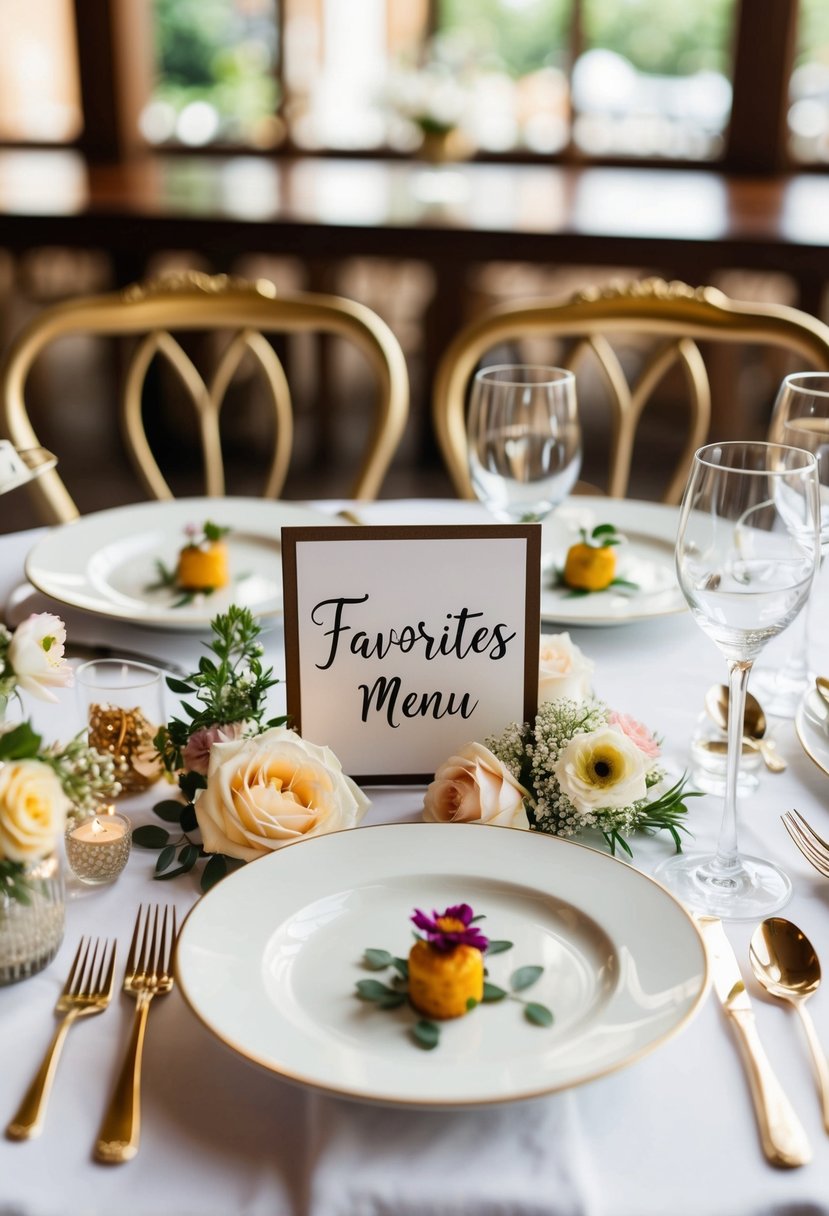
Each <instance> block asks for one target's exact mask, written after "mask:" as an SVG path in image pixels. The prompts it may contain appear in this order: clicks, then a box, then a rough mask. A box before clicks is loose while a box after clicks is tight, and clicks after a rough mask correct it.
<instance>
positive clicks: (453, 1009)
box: [409, 941, 484, 1019]
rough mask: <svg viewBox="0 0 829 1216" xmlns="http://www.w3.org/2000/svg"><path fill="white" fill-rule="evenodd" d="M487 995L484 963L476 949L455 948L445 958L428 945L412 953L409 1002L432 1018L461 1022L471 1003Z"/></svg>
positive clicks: (420, 944)
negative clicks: (454, 1019) (471, 1000)
mask: <svg viewBox="0 0 829 1216" xmlns="http://www.w3.org/2000/svg"><path fill="white" fill-rule="evenodd" d="M483 995H484V959H483V955H482V954H481V952H480V950H476V949H475V947H474V946H455V948H454V949H453V950H449V951H447V952H446V953H445V954H443V953H441V952H440V951H439V950H435V948H434V947H433V946H430V945H429V943H428V942H424V941H419V942H415V944H414V945H413V946H412V948H411V950H410V951H409V1000H410V1001H411V1002H412V1004H413V1005H414V1007H415V1009H418V1010H419V1011H420V1012H421V1013H423V1014H425V1015H426V1016H427V1017H430V1018H441V1019H443V1018H459V1017H461V1015H462V1014H464V1013H467V1012H468V1006H467V1001H468V1000H469V999H470V998H473V999H474V1000H475V1001H480V1000H481V998H482V997H483Z"/></svg>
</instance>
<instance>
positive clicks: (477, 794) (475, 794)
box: [423, 743, 530, 828]
mask: <svg viewBox="0 0 829 1216" xmlns="http://www.w3.org/2000/svg"><path fill="white" fill-rule="evenodd" d="M529 796H530V795H529V794H528V793H527V791H526V790H525V789H524V787H523V786H522V785H519V784H518V782H517V781H516V780H515V778H514V777H513V775H512V773H511V772H510V771H509V769H508V768H507V767H506V766H505V765H504V764H502V763H501V761H500V760H499V759H498V757H497V756H493V754H492V752H491V751H489V749H488V748H486V747H484V746H483V745H482V744H480V743H468V744H467V745H466V747H464V748H463V749H462V750H461V751H460V752H459V753H458V755H457V756H450V758H449V759H448V760H447V761H446V763H445V764H442V765H441V766H440V768H439V769H438V770H437V772H436V773H435V779H434V781H433V782H432V783H431V785H429V787H428V788H427V790H426V795H425V797H424V799H423V818H424V819H426V820H429V821H431V822H433V823H496V824H501V825H503V826H506V827H511V828H527V827H529V823H528V821H527V811H526V805H525V802H524V800H525V798H529Z"/></svg>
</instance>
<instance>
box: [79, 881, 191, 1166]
mask: <svg viewBox="0 0 829 1216" xmlns="http://www.w3.org/2000/svg"><path fill="white" fill-rule="evenodd" d="M143 911H144V910H143V908H142V907H139V909H138V915H137V916H136V918H135V929H134V930H133V935H132V942H131V944H130V953H129V958H128V959H127V968H126V972H125V974H124V992H126V993H129V995H130V996H132V997H135V1002H136V1007H135V1017H134V1020H133V1026H132V1033H131V1035H130V1041H129V1045H128V1047H127V1054H126V1056H125V1058H124V1063H123V1066H122V1068H121V1073H120V1075H119V1077H118V1080H117V1082H116V1085H115V1089H114V1091H113V1094H112V1098H111V1100H110V1104H109V1107H108V1108H107V1112H106V1114H105V1115H104V1120H103V1123H102V1124H101V1130H100V1132H99V1134H98V1140H97V1142H96V1144H95V1156H96V1158H97V1160H98V1161H103V1162H106V1163H109V1164H116V1163H118V1162H121V1161H129V1160H131V1158H133V1157H134V1156H135V1154H136V1153H137V1152H138V1142H139V1138H140V1134H141V1059H142V1055H143V1050H144V1033H145V1031H146V1028H147V1018H148V1017H149V1013H150V1004H151V1002H152V1000H153V998H154V997H156V996H165V995H166V994H167V993H168V992H169V991H170V990H171V988H172V987H173V972H172V958H173V947H174V946H175V940H176V914H175V910H174V909H173V908H164V910H163V912H162V913H161V915H160V916H159V912H160V909H159V907H158V905H157V904H156V905H155V906H154V907H149V908H147V910H146V913H145V914H144V916H143V918H142V912H143ZM142 919H143V923H142Z"/></svg>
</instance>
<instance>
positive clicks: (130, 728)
mask: <svg viewBox="0 0 829 1216" xmlns="http://www.w3.org/2000/svg"><path fill="white" fill-rule="evenodd" d="M157 730H158V723H155V724H154V723H152V722H148V721H147V719H146V718H145V717H144V714H143V713H142V712H141V710H140V709H139V708H138V706H137V705H135V706H133V707H132V709H121V708H120V707H119V706H117V705H99V704H97V702H93V704H92V705H90V707H89V746H90V747H96V748H97V749H98V751H101V752H111V753H112V755H113V756H114V757H115V775H116V777H117V778H118V780H119V781H120V783H121V790H122V792H123V793H125V794H135V793H137V792H138V791H139V790H145V789H146V788H147V786H149V785H152V784H153V783H154V782H156V781H158V779H159V777H160V776H161V761H160V760H159V759H158V757H157V756H156V755H155V748H154V746H153V737H154V736H155V734H156V731H157Z"/></svg>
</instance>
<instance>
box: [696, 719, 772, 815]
mask: <svg viewBox="0 0 829 1216" xmlns="http://www.w3.org/2000/svg"><path fill="white" fill-rule="evenodd" d="M762 762H763V761H762V757H761V755H760V752H759V750H758V749H757V748H756V747H755V746H753V744H752V742H751V741H750V740H748V741H747V740H743V748H742V754H741V756H740V764H739V767H738V769H737V797H738V798H745V797H746V796H747V795H749V794H753V793H754V791H755V790H756V789H757V786H758V785H759V784H760V778H759V775H758V773H759V769H760V767H761V765H762ZM727 764H728V736H727V735H726V733H725V731H724V730H722V729H721V728H720V727H719V726H717V724H716V722H713V721H712V719H711V718H710V717H709V715H708V714H707V713H701V714H700V716H699V717H698V718H697V724H696V728H695V730H694V736H693V738H692V740H691V771H690V776H691V781H692V783H693V785H694V786H696V788H697V789H698V790H703V791H704V792H705V793H706V794H716V795H719V796H720V797H721V798H722V797H725V775H726V768H727Z"/></svg>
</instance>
